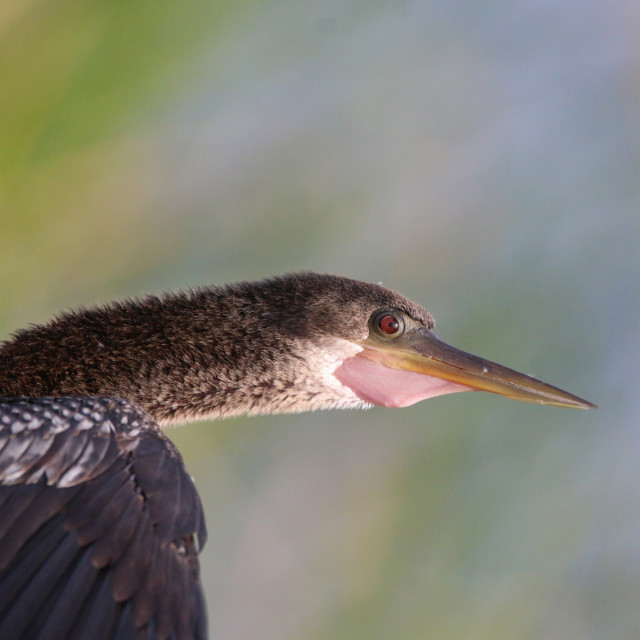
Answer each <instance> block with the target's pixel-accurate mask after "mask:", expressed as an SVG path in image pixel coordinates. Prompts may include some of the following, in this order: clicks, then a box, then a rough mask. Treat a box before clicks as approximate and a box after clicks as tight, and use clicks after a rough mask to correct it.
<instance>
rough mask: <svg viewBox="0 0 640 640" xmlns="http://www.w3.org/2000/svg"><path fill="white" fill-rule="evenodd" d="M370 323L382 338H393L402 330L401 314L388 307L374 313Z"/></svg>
mask: <svg viewBox="0 0 640 640" xmlns="http://www.w3.org/2000/svg"><path fill="white" fill-rule="evenodd" d="M371 324H372V326H373V329H374V330H375V331H376V333H377V334H378V335H379V336H381V337H383V338H393V337H395V336H398V335H400V334H401V333H402V332H403V331H404V320H403V319H402V316H401V315H400V314H399V313H398V312H395V311H392V310H390V309H382V310H380V311H377V312H376V313H374V314H373V316H372V317H371Z"/></svg>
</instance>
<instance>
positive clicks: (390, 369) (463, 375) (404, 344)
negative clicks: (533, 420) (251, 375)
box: [336, 328, 596, 409]
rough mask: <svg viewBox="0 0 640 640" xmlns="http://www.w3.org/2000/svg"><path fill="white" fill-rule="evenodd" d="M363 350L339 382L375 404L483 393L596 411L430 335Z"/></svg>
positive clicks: (419, 333)
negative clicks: (465, 392)
mask: <svg viewBox="0 0 640 640" xmlns="http://www.w3.org/2000/svg"><path fill="white" fill-rule="evenodd" d="M362 346H363V347H364V348H363V350H362V351H361V352H360V353H359V354H358V355H357V356H354V357H353V358H351V359H350V360H348V361H345V362H344V363H343V365H342V366H341V367H340V368H339V369H338V370H337V371H336V376H337V377H338V379H340V380H341V381H342V382H343V383H344V384H346V385H347V386H349V387H350V388H352V389H353V390H354V391H355V392H356V393H357V394H358V395H360V397H362V398H363V399H364V400H367V401H369V402H373V403H374V404H383V405H386V406H406V405H409V404H413V403H414V402H418V401H419V400H423V399H425V398H429V397H433V396H436V395H442V394H444V393H453V392H456V391H467V390H482V391H490V392H492V393H497V394H500V395H502V396H506V397H508V398H513V399H514V400H521V401H524V402H537V403H539V404H549V405H555V406H558V407H572V408H576V409H589V408H596V405H594V404H592V403H591V402H588V401H587V400H583V399H582V398H578V397H577V396H574V395H573V394H571V393H568V392H566V391H563V390H562V389H558V388H557V387H553V386H551V385H549V384H547V383H545V382H542V381H540V380H537V379H536V378H532V377H531V376H528V375H525V374H524V373H519V372H517V371H514V370H513V369H508V368H507V367H503V366H502V365H499V364H496V363H495V362H490V361H489V360H485V359H484V358H479V357H478V356H474V355H472V354H470V353H466V352H464V351H461V350H459V349H456V348H455V347H452V346H450V345H448V344H446V343H444V342H442V341H440V340H438V338H436V337H435V336H434V335H433V333H431V331H429V330H427V329H422V328H420V329H410V330H409V331H407V332H406V333H405V334H404V335H402V336H400V337H398V338H396V339H395V340H389V341H387V342H379V341H373V340H371V339H368V340H366V341H365V342H363V343H362ZM381 365H382V366H381Z"/></svg>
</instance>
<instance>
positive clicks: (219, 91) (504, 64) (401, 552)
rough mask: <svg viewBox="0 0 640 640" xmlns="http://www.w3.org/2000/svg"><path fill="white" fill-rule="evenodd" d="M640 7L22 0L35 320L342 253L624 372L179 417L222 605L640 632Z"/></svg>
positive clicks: (477, 342) (513, 633) (3, 79)
mask: <svg viewBox="0 0 640 640" xmlns="http://www.w3.org/2000/svg"><path fill="white" fill-rule="evenodd" d="M639 24H640V11H639V9H638V5H637V3H635V2H632V1H631V0H627V1H625V0H613V1H611V0H592V1H590V2H584V3H579V2H572V1H570V0H553V1H551V0H541V1H538V2H524V1H519V2H518V1H515V0H511V1H506V2H492V3H478V2H474V1H473V0H453V1H452V2H441V1H439V0H427V1H424V2H418V1H411V0H394V1H389V2H382V1H377V2H376V1H368V2H363V1H358V0H353V1H350V0H348V1H346V2H338V1H337V0H325V1H324V2H321V3H319V2H316V3H299V2H293V1H292V0H271V1H269V0H266V1H264V2H249V1H247V0H236V1H235V2H203V1H198V0H182V1H181V2H169V1H166V0H165V1H160V2H158V1H156V2H148V1H142V2H121V1H119V0H110V1H108V2H106V1H102V2H100V1H99V2H84V1H81V0H67V1H62V0H60V1H56V0H53V1H51V0H49V1H46V2H45V1H44V0H27V1H25V0H9V1H8V2H7V1H5V2H4V3H2V4H1V5H0V301H1V304H0V330H1V334H2V336H7V335H8V334H9V333H10V332H11V331H13V330H15V329H17V328H18V327H20V326H22V325H24V324H27V323H29V322H38V321H44V320H45V319H46V318H47V317H49V316H50V315H52V314H53V313H55V312H56V311H58V310H59V309H61V308H66V307H70V306H73V305H78V304H88V303H93V302H99V301H105V300H108V299H111V298H117V297H124V296H134V295H138V294H141V293H144V292H147V291H161V290H165V289H171V288H175V287H186V286H190V285H199V284H205V283H221V282H227V281H233V280H241V279H258V278H261V277H264V276H267V275H274V274H277V273H281V272H285V271H292V270H297V269H313V270H317V271H326V272H336V273H341V274H344V275H349V276H352V277H356V278H360V279H364V280H369V281H375V282H377V281H382V282H383V283H384V284H385V285H387V286H389V287H391V288H393V289H397V290H399V291H401V292H402V293H404V294H405V295H408V296H410V297H412V298H413V299H415V300H417V301H419V302H421V303H422V304H424V305H425V306H426V307H427V308H428V309H429V310H430V311H431V312H432V313H433V314H434V315H435V317H436V318H437V320H438V326H437V333H438V335H439V337H440V338H442V339H444V340H446V341H447V342H450V343H453V344H455V345H456V346H458V347H461V348H464V349H467V350H469V351H472V352H475V353H478V354H479V355H482V356H484V357H487V358H490V359H492V360H496V361H499V362H501V363H504V364H506V365H508V366H511V367H514V368H517V369H520V370H523V371H525V372H527V373H533V374H534V375H537V376H538V377H541V378H542V379H544V380H547V381H548V382H550V383H552V384H555V385H558V386H561V387H564V388H567V389H568V390H570V391H572V392H574V393H576V394H578V395H581V396H584V397H586V398H587V399H589V400H591V401H593V402H596V403H597V404H599V405H600V409H599V410H597V411H588V412H585V411H575V410H567V409H556V408H550V407H541V406H535V405H526V404H522V403H517V402H513V401H510V400H506V399H504V398H499V397H496V396H492V395H490V394H481V393H473V394H471V393H469V394H461V395H453V396H446V397H444V398H437V399H434V400H430V401H427V402H425V403H421V404H418V405H416V406H414V407H411V408H408V409H402V410H389V409H381V408H375V409H373V410H371V411H367V412H353V411H352V412H333V413H319V414H309V415H293V416H275V417H269V418H253V419H237V420H232V421H226V422H219V423H212V424H198V425H193V426H189V427H184V428H181V429H174V430H172V431H171V432H170V435H171V437H172V438H174V439H175V441H176V442H177V443H178V445H179V446H180V448H181V450H182V451H183V453H184V456H185V459H186V462H187V465H188V467H189V470H190V471H191V473H192V474H193V475H194V476H195V479H196V482H197V484H198V486H199V488H200V490H201V493H202V496H203V500H204V503H205V510H206V512H207V515H208V524H209V531H210V536H209V542H208V545H207V547H206V548H205V550H204V553H203V556H202V559H203V567H202V571H203V575H204V581H205V585H206V591H207V596H208V602H209V616H210V626H211V635H212V638H215V639H216V640H255V639H256V638H260V640H325V639H326V638H336V639H339V640H388V639H390V638H393V639H394V640H395V639H400V640H429V639H434V640H435V639H437V640H448V639H450V640H460V639H465V640H467V639H468V640H483V639H487V640H495V639H496V638H499V639H500V640H511V639H513V640H523V639H527V640H528V639H531V640H557V639H558V638H562V640H574V639H575V640H603V639H605V638H607V639H608V638H616V639H637V638H639V637H640V607H639V606H638V604H639V601H640V388H639V384H638V381H639V378H640V367H639V364H638V363H639V361H640V347H639V345H640V341H639V339H638V326H639V317H640V283H639V276H640V29H639ZM212 320H213V321H215V322H219V321H220V319H219V318H215V319H212Z"/></svg>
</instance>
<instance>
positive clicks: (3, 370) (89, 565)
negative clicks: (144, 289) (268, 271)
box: [0, 273, 594, 640]
mask: <svg viewBox="0 0 640 640" xmlns="http://www.w3.org/2000/svg"><path fill="white" fill-rule="evenodd" d="M433 324H434V323H433V318H432V317H431V315H430V314H429V313H428V312H427V311H426V310H425V309H423V308H422V307H420V306H419V305H417V304H415V303H413V302H411V301H410V300H408V299H407V298H405V297H403V296H401V295H399V294H397V293H394V292H393V291H390V290H388V289H385V288H383V287H382V286H379V285H375V284H367V283H363V282H358V281H356V280H350V279H347V278H342V277H338V276H331V275H318V274H314V273H300V274H295V275H288V276H284V277H281V278H274V279H271V280H265V281H262V282H255V283H242V284H236V285H231V286H226V287H220V288H219V287H207V288H202V289H196V290H192V291H189V292H177V293H173V294H167V295H163V296H159V297H156V296H149V297H145V298H142V299H137V300H127V301H124V302H116V303H112V304H109V305H106V306H103V307H98V308H87V309H81V310H79V311H75V312H72V313H64V314H62V315H60V316H58V317H57V318H55V319H54V320H52V321H51V322H50V323H48V324H46V325H42V326H32V327H30V328H27V329H24V330H22V331H19V332H18V333H17V334H16V335H15V336H14V337H13V338H12V339H11V340H9V341H7V342H6V343H4V344H3V345H2V346H0V396H4V397H2V398H0V638H2V639H3V640H9V639H12V638H15V639H17V638H29V639H31V638H40V639H45V638H51V639H54V638H55V639H60V638H81V639H86V640H99V639H101V638H104V639H107V638H118V639H124V638H149V639H151V638H154V639H155V638H162V639H164V638H171V639H174V638H175V639H176V640H186V639H190V638H204V637H206V635H207V631H206V613H205V604H204V598H203V594H202V587H201V585H200V580H199V567H198V559H197V557H198V552H199V550H200V549H201V548H202V545H203V544H204V542H205V538H206V530H205V524H204V516H203V513H202V506H201V504H200V500H199V498H198V494H197V492H196V489H195V487H194V485H193V481H192V479H191V478H190V476H189V475H188V473H187V472H186V470H185V467H184V464H183V461H182V458H181V457H180V454H179V453H178V451H177V450H176V448H175V447H174V445H173V444H172V443H171V442H170V441H169V439H168V438H167V437H166V436H165V435H164V434H163V432H162V431H161V429H160V427H161V426H164V425H168V424H172V423H177V422H187V421H191V420H204V419H211V418H223V417H227V416H237V415H241V414H266V413H283V412H297V411H308V410H313V409H328V408H345V407H366V406H368V405H370V404H379V405H385V406H393V407H401V406H407V405H410V404H412V403H414V402H418V401H419V400H422V399H425V398H429V397H433V396H437V395H441V394H445V393H453V392H456V391H465V390H469V389H483V390H486V391H491V392H494V393H498V394H501V395H505V396H508V397H510V398H515V399H517V400H524V401H527V402H539V403H541V404H551V405H557V406H564V407H578V408H588V407H592V406H594V405H592V404H591V403H589V402H586V401H585V400H581V399H580V398H577V397H576V396H573V395H571V394H569V393H567V392H565V391H561V390H560V389H557V388H555V387H552V386H550V385H547V384H545V383H543V382H540V381H539V380H536V379H534V378H531V377H529V376H526V375H524V374H521V373H517V372H515V371H512V370H511V369H507V368H505V367H502V366H500V365H497V364H494V363H492V362H489V361H487V360H483V359H481V358H478V357H476V356H472V355H470V354H467V353H464V352H462V351H459V350H457V349H454V348H453V347H450V346H448V345H446V344H444V343H443V342H440V341H439V340H437V339H436V338H435V336H434V335H433V333H432V328H433Z"/></svg>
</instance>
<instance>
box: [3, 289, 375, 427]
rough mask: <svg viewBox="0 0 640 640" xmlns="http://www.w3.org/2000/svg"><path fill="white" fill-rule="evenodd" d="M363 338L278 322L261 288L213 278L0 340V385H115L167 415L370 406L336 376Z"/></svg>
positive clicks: (51, 392)
mask: <svg viewBox="0 0 640 640" xmlns="http://www.w3.org/2000/svg"><path fill="white" fill-rule="evenodd" d="M353 353H354V347H353V345H352V344H351V343H349V342H348V341H344V340H330V339H327V343H326V344H322V343H318V342H317V341H316V342H310V341H308V340H306V339H305V338H304V336H299V335H296V334H295V332H293V333H291V334H288V333H287V332H286V331H285V332H283V330H282V328H279V327H277V326H274V325H271V324H270V322H269V310H268V308H267V307H266V306H265V303H264V302H263V301H260V300H259V299H258V300H256V298H255V296H253V297H251V296H250V297H248V296H247V295H245V294H241V293H235V294H230V293H229V292H228V291H226V290H222V289H215V288H208V289H203V290H198V291H192V292H189V293H176V294H172V295H167V296H164V297H148V298H144V299H142V300H129V301H126V302H123V303H115V304H111V305H108V306H104V307H100V308H91V309H83V310H80V311H77V312H72V313H65V314H63V315H61V316H59V317H58V318H56V319H55V320H53V321H52V322H50V323H48V324H46V325H41V326H34V327H31V328H29V329H26V330H23V331H20V332H18V333H17V334H16V335H15V336H14V338H13V339H12V340H10V341H8V342H6V343H4V344H3V345H2V346H0V395H9V396H32V397H33V396H59V395H83V396H86V395H91V396H95V395H106V396H116V397H120V398H125V399H127V400H129V401H131V402H134V403H136V404H137V405H139V406H141V407H142V408H143V409H145V410H146V411H147V412H149V413H150V414H151V416H152V418H154V420H156V421H157V422H158V423H160V424H170V423H176V422H188V421H192V420H201V419H209V418H220V417H229V416H235V415H241V414H264V413H283V412H297V411H306V410H310V409H320V408H331V407H356V406H362V404H363V403H362V401H360V400H359V399H358V398H356V397H355V395H354V394H353V393H352V392H351V391H350V390H349V389H347V388H345V387H344V386H342V385H341V383H340V382H339V381H338V380H337V379H336V378H335V376H333V371H334V370H335V368H336V367H337V366H338V365H339V364H340V362H342V360H343V359H344V358H345V357H348V356H350V355H353Z"/></svg>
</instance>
